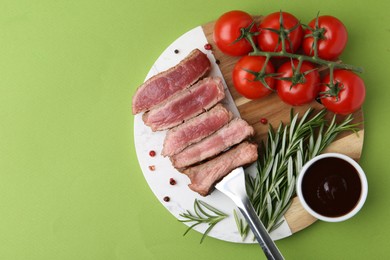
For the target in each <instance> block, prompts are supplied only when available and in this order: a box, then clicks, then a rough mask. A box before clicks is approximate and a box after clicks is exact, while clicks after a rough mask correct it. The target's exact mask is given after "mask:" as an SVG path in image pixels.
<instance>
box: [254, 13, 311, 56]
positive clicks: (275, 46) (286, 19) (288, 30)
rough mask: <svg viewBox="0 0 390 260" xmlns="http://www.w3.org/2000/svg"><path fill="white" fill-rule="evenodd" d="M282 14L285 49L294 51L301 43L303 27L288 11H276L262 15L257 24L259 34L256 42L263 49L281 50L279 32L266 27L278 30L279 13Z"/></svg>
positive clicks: (270, 50)
mask: <svg viewBox="0 0 390 260" xmlns="http://www.w3.org/2000/svg"><path fill="white" fill-rule="evenodd" d="M281 14H282V16H283V28H284V32H285V34H286V38H288V39H285V41H284V42H285V46H286V51H287V52H290V53H294V52H295V51H296V50H297V49H298V48H299V47H300V45H301V42H302V37H303V29H302V27H301V25H300V23H299V20H298V19H297V18H296V17H295V16H293V15H292V14H290V13H287V12H276V13H272V14H269V15H267V16H266V17H264V19H263V20H262V22H261V23H260V25H259V32H260V33H259V35H258V36H257V42H258V44H259V47H260V49H261V50H263V51H268V52H278V51H281V50H282V43H281V41H280V39H279V34H278V33H276V32H274V31H272V30H268V29H274V30H280V15H281Z"/></svg>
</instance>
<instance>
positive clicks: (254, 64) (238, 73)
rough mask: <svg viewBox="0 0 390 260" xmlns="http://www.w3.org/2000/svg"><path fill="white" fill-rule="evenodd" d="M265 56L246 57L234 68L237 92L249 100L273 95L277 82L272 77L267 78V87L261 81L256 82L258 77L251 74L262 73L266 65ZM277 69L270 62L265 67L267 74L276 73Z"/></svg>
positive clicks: (234, 82)
mask: <svg viewBox="0 0 390 260" xmlns="http://www.w3.org/2000/svg"><path fill="white" fill-rule="evenodd" d="M265 60H266V59H265V57H263V56H244V57H242V58H241V59H240V60H239V61H238V62H237V63H236V65H235V66H234V68H233V84H234V87H235V88H236V90H237V92H238V93H240V94H241V95H243V96H244V97H246V98H249V99H258V98H261V97H265V96H267V95H269V94H270V93H272V90H271V89H274V85H275V80H274V79H273V78H272V77H265V79H264V80H265V82H266V83H267V85H268V88H267V86H265V85H264V84H263V83H262V82H260V81H259V80H256V75H254V74H253V73H251V72H260V71H261V70H262V68H263V66H264V63H265ZM274 72H275V69H274V67H273V66H272V64H271V63H270V62H268V63H267V65H266V67H265V73H266V74H269V73H274Z"/></svg>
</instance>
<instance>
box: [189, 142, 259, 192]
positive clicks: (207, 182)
mask: <svg viewBox="0 0 390 260" xmlns="http://www.w3.org/2000/svg"><path fill="white" fill-rule="evenodd" d="M257 157H258V153H257V145H256V144H253V143H249V142H246V141H245V142H242V143H240V144H239V145H237V146H235V147H233V148H231V149H229V150H228V151H226V152H224V153H222V154H220V155H219V156H217V157H215V158H213V159H212V160H209V161H207V162H205V163H202V164H200V165H197V166H193V167H190V168H187V169H185V170H184V171H182V173H184V174H186V175H187V176H188V177H189V178H190V180H191V183H190V184H189V185H188V186H189V187H190V189H191V190H193V191H195V192H197V193H199V194H200V195H202V196H206V195H208V194H210V193H211V192H212V191H213V190H214V185H215V184H216V183H217V182H218V181H220V180H222V178H223V177H225V176H226V175H228V174H229V173H230V172H231V171H233V170H234V169H236V168H237V167H240V166H245V165H248V164H250V163H253V162H255V161H256V160H257Z"/></svg>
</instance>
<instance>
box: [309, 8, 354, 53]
mask: <svg viewBox="0 0 390 260" xmlns="http://www.w3.org/2000/svg"><path fill="white" fill-rule="evenodd" d="M309 27H311V28H312V29H313V30H314V29H315V28H316V19H313V20H312V21H311V22H310V23H309ZM318 28H319V31H318V33H319V37H320V39H318V43H317V46H318V48H317V49H318V57H320V58H322V59H325V60H335V59H337V58H338V57H339V56H340V55H341V53H342V52H343V50H344V48H345V46H346V45H347V41H348V32H347V29H346V28H345V26H344V24H343V23H342V22H341V21H340V20H339V19H337V18H336V17H333V16H330V15H324V16H319V17H318ZM312 34H313V31H312V30H310V29H306V30H305V38H304V40H303V43H302V46H303V51H304V52H305V54H306V55H314V49H313V47H314V46H313V42H314V38H313V37H312V36H310V35H312Z"/></svg>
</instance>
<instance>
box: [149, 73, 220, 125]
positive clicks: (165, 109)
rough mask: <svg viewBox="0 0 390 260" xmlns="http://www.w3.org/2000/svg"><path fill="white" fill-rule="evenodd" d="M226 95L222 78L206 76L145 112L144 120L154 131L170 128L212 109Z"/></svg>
mask: <svg viewBox="0 0 390 260" xmlns="http://www.w3.org/2000/svg"><path fill="white" fill-rule="evenodd" d="M224 97H225V92H224V88H223V84H222V80H221V78H219V77H209V78H204V79H203V80H201V81H199V82H198V83H196V84H195V85H193V86H192V87H191V88H188V89H184V90H182V91H180V92H179V93H177V94H175V95H173V96H172V97H170V98H169V99H167V100H166V101H164V102H163V103H162V104H160V105H158V106H157V107H155V108H153V109H152V110H150V111H148V112H146V113H144V114H143V115H142V120H143V121H144V123H145V125H147V126H149V127H150V128H151V129H152V131H158V130H165V129H169V128H172V127H175V126H177V125H179V124H181V123H183V122H184V121H185V120H188V119H191V118H192V117H194V116H197V115H199V114H201V113H202V112H204V111H205V110H207V109H210V108H211V107H213V106H214V105H215V104H217V103H218V102H219V101H221V100H222V99H223V98H224Z"/></svg>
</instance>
